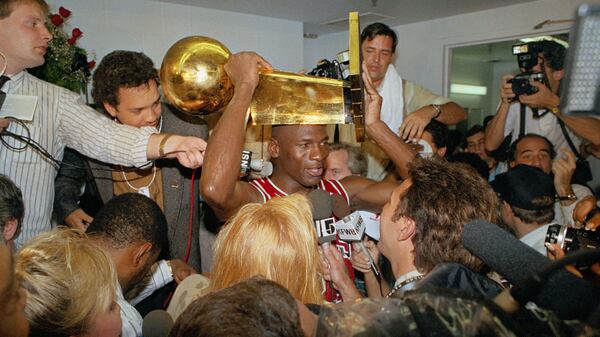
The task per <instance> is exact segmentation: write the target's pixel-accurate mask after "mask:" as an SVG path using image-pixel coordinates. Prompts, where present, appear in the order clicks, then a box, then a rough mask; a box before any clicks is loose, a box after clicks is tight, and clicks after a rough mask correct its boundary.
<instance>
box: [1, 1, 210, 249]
mask: <svg viewBox="0 0 600 337" xmlns="http://www.w3.org/2000/svg"><path fill="white" fill-rule="evenodd" d="M47 13H48V5H47V4H46V2H45V1H44V0H7V1H3V2H2V3H0V75H2V77H1V78H0V80H1V82H0V91H2V92H4V93H6V94H7V95H8V96H7V97H10V96H12V95H23V96H28V97H29V98H31V99H36V100H37V105H36V107H35V111H34V114H33V120H32V121H23V122H19V123H17V122H9V121H8V120H7V119H3V118H0V131H1V132H2V134H1V135H0V136H1V137H2V141H3V142H2V144H1V145H0V173H2V174H5V175H7V176H8V177H10V179H11V180H13V182H14V183H15V184H16V185H17V186H18V187H19V188H20V189H21V190H22V192H23V200H24V202H25V216H24V218H23V228H22V232H21V234H20V235H19V237H17V239H16V245H17V247H18V246H19V245H21V244H22V243H23V242H25V241H26V240H27V239H29V238H32V237H34V236H36V235H37V234H39V233H41V232H44V231H47V230H49V229H50V227H51V223H50V217H51V214H52V203H53V198H54V177H55V176H56V172H57V166H56V165H55V164H54V162H53V160H51V159H49V158H47V157H46V156H43V155H42V154H41V153H40V152H39V151H38V150H34V149H33V148H32V147H31V146H27V147H26V148H25V147H24V145H25V144H24V143H23V142H22V141H21V140H19V139H18V137H19V136H21V137H22V136H28V137H29V138H31V140H32V141H35V142H37V143H38V144H39V145H40V146H41V147H42V148H44V149H45V150H46V151H47V152H48V153H49V154H50V155H51V156H52V157H54V159H57V160H61V159H62V156H63V151H64V148H65V146H67V145H68V146H70V147H72V148H74V149H76V150H77V151H79V152H81V153H83V154H85V155H87V156H89V157H91V158H97V159H98V160H101V161H103V162H110V163H114V164H120V165H124V166H144V165H146V164H148V160H153V159H157V158H159V157H169V158H177V159H178V160H179V161H180V162H181V163H182V164H183V165H184V166H186V167H198V166H200V165H201V164H202V160H203V151H204V149H205V147H206V142H205V141H204V140H202V139H200V138H197V137H182V136H178V135H172V136H169V135H164V134H159V133H158V131H157V130H156V128H154V127H144V128H133V127H129V126H126V125H120V124H116V123H113V122H112V121H111V120H109V119H107V118H106V117H104V116H102V115H101V114H99V113H98V112H96V111H94V110H93V109H92V108H90V107H88V106H86V105H85V104H84V102H83V101H82V100H81V98H80V97H79V96H78V95H76V94H75V93H72V92H70V91H69V90H67V89H64V88H61V87H58V86H55V85H52V84H50V83H48V82H45V81H42V80H40V79H38V78H36V77H34V76H32V75H30V74H28V73H27V72H26V71H25V69H27V68H32V67H36V66H39V65H41V64H43V63H44V54H45V53H46V49H47V48H48V43H49V42H50V40H51V39H52V35H51V34H50V33H49V32H48V29H47V28H46V26H45V22H46V18H47ZM1 111H2V108H0V112H1ZM11 134H12V135H16V136H11Z"/></svg>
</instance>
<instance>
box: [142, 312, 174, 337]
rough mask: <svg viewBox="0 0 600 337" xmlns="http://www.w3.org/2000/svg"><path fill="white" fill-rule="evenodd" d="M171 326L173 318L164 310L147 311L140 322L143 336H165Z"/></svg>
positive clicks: (167, 334)
mask: <svg viewBox="0 0 600 337" xmlns="http://www.w3.org/2000/svg"><path fill="white" fill-rule="evenodd" d="M172 328H173V318H172V317H171V315H169V313H168V312H166V311H164V310H153V311H151V312H149V313H148V314H147V315H146V317H144V321H143V322H142V335H143V336H144V337H167V336H169V333H170V332H171V329H172Z"/></svg>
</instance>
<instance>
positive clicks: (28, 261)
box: [16, 228, 117, 336]
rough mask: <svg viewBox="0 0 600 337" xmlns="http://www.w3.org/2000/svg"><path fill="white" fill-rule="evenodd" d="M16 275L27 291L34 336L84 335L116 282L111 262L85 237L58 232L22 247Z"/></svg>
mask: <svg viewBox="0 0 600 337" xmlns="http://www.w3.org/2000/svg"><path fill="white" fill-rule="evenodd" d="M16 275H17V278H18V280H19V281H20V282H21V286H22V287H23V288H24V289H25V290H26V291H27V306H26V307H25V314H26V315H27V319H28V320H29V323H30V325H31V331H32V334H33V335H35V333H36V332H37V333H39V334H40V335H44V336H69V335H77V334H81V333H84V332H85V331H86V330H87V329H88V328H89V324H92V322H93V319H94V318H95V316H96V315H98V314H100V313H103V312H106V311H107V310H108V308H109V307H110V306H111V305H112V303H113V302H114V300H115V291H116V285H117V278H116V273H115V269H114V267H113V264H112V262H111V260H110V259H109V257H108V256H107V255H106V254H105V253H104V252H103V251H102V250H101V249H100V248H98V247H96V246H95V245H93V244H92V243H91V242H90V241H89V240H88V239H87V236H86V235H85V233H83V232H82V231H80V230H76V229H66V228H59V229H55V230H52V231H50V232H47V233H44V234H41V235H39V236H37V237H35V238H33V239H32V240H30V241H29V242H27V243H26V244H25V246H24V247H23V248H22V249H21V251H20V252H19V254H18V256H17V261H16Z"/></svg>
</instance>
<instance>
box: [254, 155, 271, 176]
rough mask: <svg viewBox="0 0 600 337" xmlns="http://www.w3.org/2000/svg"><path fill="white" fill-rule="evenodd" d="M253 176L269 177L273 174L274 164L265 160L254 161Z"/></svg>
mask: <svg viewBox="0 0 600 337" xmlns="http://www.w3.org/2000/svg"><path fill="white" fill-rule="evenodd" d="M250 169H251V170H252V172H251V174H253V175H258V176H260V177H268V176H270V175H271V174H273V163H271V162H270V161H268V160H264V159H260V158H259V159H252V160H251V161H250Z"/></svg>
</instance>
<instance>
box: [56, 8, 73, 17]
mask: <svg viewBox="0 0 600 337" xmlns="http://www.w3.org/2000/svg"><path fill="white" fill-rule="evenodd" d="M58 13H59V14H60V16H62V17H63V18H68V17H69V16H71V11H70V10H68V9H66V8H64V7H63V6H60V8H59V9H58Z"/></svg>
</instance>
